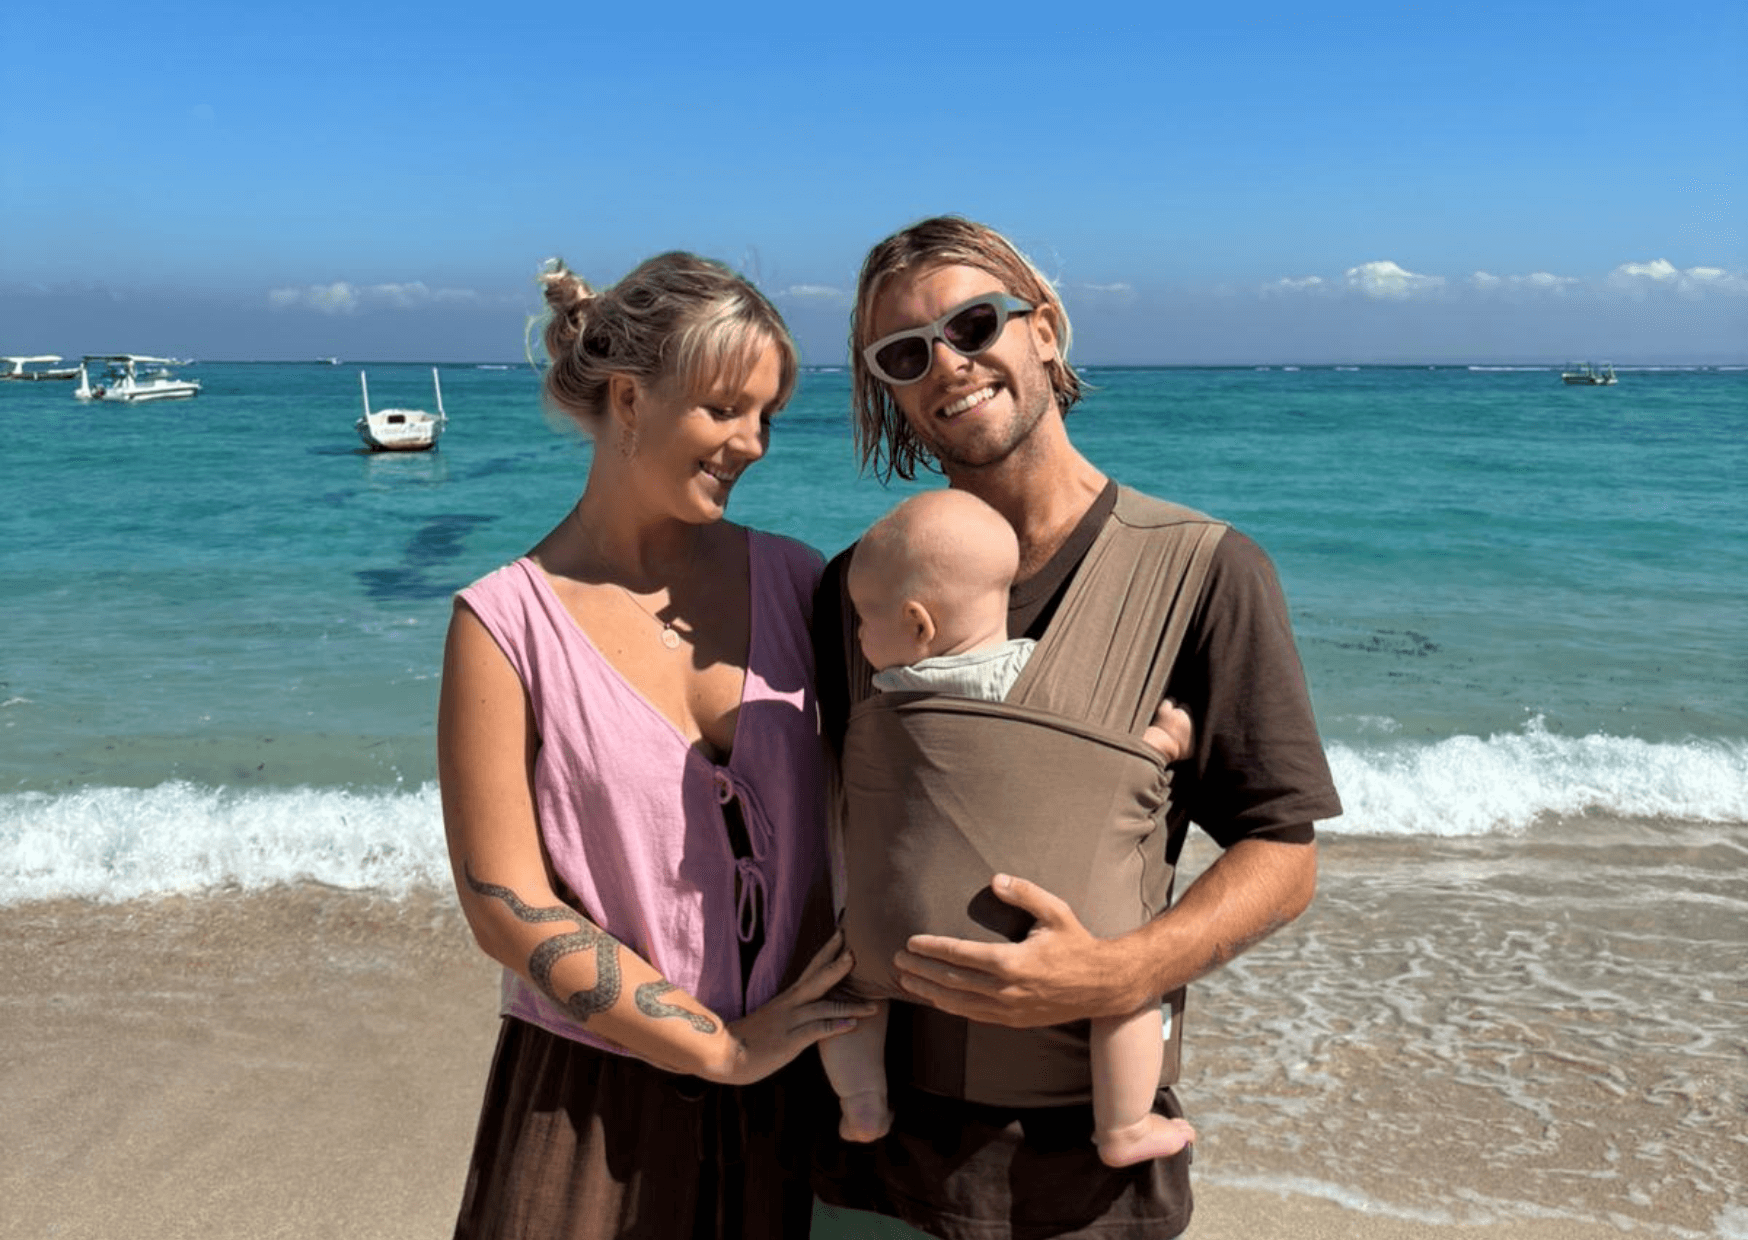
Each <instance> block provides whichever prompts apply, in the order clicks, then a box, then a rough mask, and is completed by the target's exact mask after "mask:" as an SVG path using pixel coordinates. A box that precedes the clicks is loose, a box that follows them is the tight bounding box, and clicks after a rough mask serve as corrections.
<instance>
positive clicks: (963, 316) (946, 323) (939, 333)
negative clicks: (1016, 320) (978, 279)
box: [862, 293, 1035, 387]
mask: <svg viewBox="0 0 1748 1240" xmlns="http://www.w3.org/2000/svg"><path fill="white" fill-rule="evenodd" d="M1033 309H1035V307H1034V306H1033V305H1032V303H1031V302H1029V301H1022V300H1021V299H1020V298H1018V297H1010V296H1008V295H1007V294H1006V293H985V294H983V296H981V297H973V298H972V299H971V300H970V301H962V302H960V303H959V304H958V305H956V306H954V307H953V308H952V309H951V310H949V311H947V313H945V314H943V315H942V316H941V317H940V318H938V319H936V320H935V321H934V322H933V323H925V324H923V325H922V326H921V327H910V328H906V329H905V330H904V331H901V332H893V333H892V334H891V335H890V336H882V337H881V338H880V339H878V340H876V341H875V342H874V343H873V344H871V345H869V346H868V347H867V348H865V349H863V350H862V360H863V361H865V362H867V363H868V369H869V370H872V371H873V372H874V374H875V377H877V378H879V379H882V380H884V381H885V382H887V383H890V384H892V385H893V386H895V387H903V386H904V385H905V384H907V383H915V382H916V381H917V380H919V379H921V378H923V377H924V376H925V375H927V374H928V373H929V368H930V367H932V366H933V365H934V364H935V341H937V340H944V341H946V343H947V347H948V348H949V349H951V350H953V352H955V353H957V354H959V356H961V357H976V356H977V355H978V354H979V353H982V352H983V351H984V350H985V349H987V348H989V347H990V346H991V345H993V344H994V343H995V342H996V341H997V340H1000V339H1001V333H1002V330H1003V329H1004V328H1005V327H1007V325H1008V319H1009V318H1010V317H1011V316H1013V315H1016V314H1029V313H1030V312H1031V311H1032V310H1033Z"/></svg>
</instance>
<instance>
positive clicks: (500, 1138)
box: [455, 1019, 813, 1240]
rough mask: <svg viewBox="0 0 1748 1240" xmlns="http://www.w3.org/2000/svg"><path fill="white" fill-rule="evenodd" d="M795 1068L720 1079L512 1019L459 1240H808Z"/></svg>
mask: <svg viewBox="0 0 1748 1240" xmlns="http://www.w3.org/2000/svg"><path fill="white" fill-rule="evenodd" d="M793 1070H794V1065H791V1068H790V1069H788V1070H786V1071H785V1072H780V1073H778V1074H777V1075H776V1076H774V1077H771V1078H770V1079H768V1080H765V1081H761V1082H759V1083H758V1084H756V1085H750V1086H746V1087H744V1088H738V1089H737V1088H732V1087H729V1086H722V1085H711V1084H708V1083H706V1082H703V1081H700V1080H698V1079H697V1078H696V1077H689V1076H675V1075H674V1074H672V1073H669V1072H663V1071H661V1070H660V1069H658V1068H653V1067H651V1066H650V1065H648V1064H646V1063H644V1062H643V1061H642V1060H639V1059H632V1058H629V1057H627V1056H623V1055H613V1054H608V1053H607V1052H604V1051H599V1050H596V1049H595V1048H593V1047H589V1046H584V1045H582V1044H581V1043H578V1042H572V1041H571V1040H570V1039H568V1038H561V1037H559V1036H558V1035H556V1034H552V1033H548V1032H547V1031H546V1030H544V1029H540V1028H538V1027H536V1026H534V1025H529V1024H526V1023H525V1022H522V1021H518V1020H514V1019H506V1020H505V1021H504V1023H503V1028H502V1029H501V1031H500V1032H499V1035H498V1049H497V1054H496V1055H495V1057H494V1058H493V1061H492V1072H491V1078H490V1080H489V1081H488V1082H487V1085H486V1098H485V1104H484V1106H483V1107H482V1109H481V1112H480V1121H479V1131H478V1133H477V1135H476V1136H475V1139H474V1150H473V1160H472V1162H471V1164H470V1165H469V1167H468V1173H467V1187H466V1190H465V1193H464V1195H463V1198H462V1203H461V1214H460V1217H459V1218H458V1220H457V1221H456V1225H455V1235H456V1237H457V1240H462V1238H464V1237H465V1238H468V1240H472V1238H475V1237H478V1238H480V1240H485V1238H487V1237H490V1238H492V1240H498V1238H500V1237H512V1236H513V1237H525V1238H527V1240H536V1238H538V1240H557V1238H560V1237H562V1238H564V1240H573V1238H574V1240H606V1238H607V1237H650V1238H652V1240H676V1238H678V1240H684V1238H686V1237H691V1238H693V1240H702V1238H704V1237H730V1236H732V1237H743V1236H744V1237H749V1238H752V1237H766V1236H768V1237H772V1238H773V1240H777V1238H781V1237H790V1236H805V1235H806V1234H807V1229H808V1220H809V1217H810V1214H811V1211H812V1192H811V1190H810V1189H809V1186H808V1155H807V1144H808V1142H807V1136H808V1132H807V1125H806V1122H805V1117H806V1114H807V1112H806V1109H805V1108H803V1107H800V1106H795V1105H793V1104H792V1103H791V1100H790V1096H791V1092H792V1090H793V1089H794V1088H795V1087H796V1085H795V1084H792V1082H791V1078H792V1075H793ZM799 1084H800V1086H801V1087H803V1088H806V1087H809V1086H811V1085H812V1084H813V1082H811V1081H810V1080H808V1079H807V1078H806V1077H803V1078H802V1080H801V1081H800V1082H799Z"/></svg>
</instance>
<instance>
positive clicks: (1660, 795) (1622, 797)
mask: <svg viewBox="0 0 1748 1240" xmlns="http://www.w3.org/2000/svg"><path fill="white" fill-rule="evenodd" d="M1329 764H1330V768H1331V770H1332V771H1333V773H1334V775H1335V783H1336V788H1337V790H1338V791H1339V792H1340V793H1341V799H1342V805H1343V808H1344V809H1345V811H1346V812H1345V814H1344V815H1343V816H1342V817H1341V818H1339V819H1337V820H1335V821H1334V822H1333V823H1331V824H1329V829H1331V830H1334V831H1336V832H1341V833H1346V834H1355V835H1437V836H1460V835H1485V834H1490V833H1493V832H1500V831H1515V830H1521V829H1523V828H1525V827H1527V826H1529V825H1530V824H1531V823H1532V822H1534V821H1535V820H1536V819H1538V818H1540V817H1542V816H1544V815H1575V814H1584V813H1609V814H1615V815H1619V816H1622V817H1628V818H1685V819H1691V820H1697V821H1701V822H1748V743H1744V742H1741V741H1735V742H1728V741H1688V742H1685V743H1679V744H1667V743H1653V742H1649V741H1642V740H1637V739H1634V738H1632V737H1620V736H1601V735H1592V736H1580V737H1567V736H1556V735H1553V734H1551V733H1550V732H1548V730H1547V729H1546V727H1544V726H1543V724H1542V721H1541V720H1540V719H1534V720H1531V721H1530V723H1529V724H1528V725H1527V726H1526V727H1525V728H1524V730H1523V731H1522V732H1517V733H1507V734H1503V735H1494V736H1490V737H1487V738H1485V739H1483V738H1481V737H1477V736H1455V737H1451V738H1449V739H1446V740H1442V741H1437V742H1434V743H1428V744H1414V743H1409V742H1402V741H1393V742H1391V743H1390V744H1388V745H1383V746H1379V747H1376V748H1364V749H1356V748H1350V747H1348V746H1346V745H1341V744H1335V745H1331V746H1330V747H1329Z"/></svg>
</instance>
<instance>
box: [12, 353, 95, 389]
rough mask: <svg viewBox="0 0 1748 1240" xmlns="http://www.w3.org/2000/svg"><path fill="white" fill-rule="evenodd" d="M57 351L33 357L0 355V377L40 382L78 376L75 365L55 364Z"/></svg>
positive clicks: (58, 358) (58, 357) (57, 359)
mask: <svg viewBox="0 0 1748 1240" xmlns="http://www.w3.org/2000/svg"><path fill="white" fill-rule="evenodd" d="M60 360H61V357H60V354H58V353H42V354H38V355H37V356H35V357H0V366H4V367H5V369H4V370H0V379H7V380H11V381H12V382H15V383H18V382H23V383H33V382H41V381H43V380H45V379H76V378H78V377H79V368H78V367H77V366H56V365H55V363H56V362H58V361H60Z"/></svg>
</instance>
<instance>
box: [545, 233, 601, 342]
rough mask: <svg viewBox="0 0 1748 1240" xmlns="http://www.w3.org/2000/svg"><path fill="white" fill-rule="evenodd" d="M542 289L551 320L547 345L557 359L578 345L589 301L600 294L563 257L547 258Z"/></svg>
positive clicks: (548, 326) (548, 325)
mask: <svg viewBox="0 0 1748 1240" xmlns="http://www.w3.org/2000/svg"><path fill="white" fill-rule="evenodd" d="M540 291H541V295H542V296H543V297H545V299H546V308H547V310H548V311H550V313H551V319H550V320H549V322H548V323H547V327H546V348H547V354H548V356H550V357H553V358H557V357H558V356H560V354H561V353H562V352H568V351H569V350H570V349H571V348H572V347H574V346H575V344H576V341H577V337H578V336H580V335H581V334H582V331H583V322H584V320H585V318H586V317H587V310H588V307H589V303H590V302H591V301H594V300H595V298H596V296H597V294H596V293H595V290H593V289H591V288H590V287H589V285H588V282H587V281H585V280H584V279H583V278H582V277H581V276H579V275H578V274H577V273H576V272H574V271H572V270H571V269H570V268H569V267H566V266H565V265H564V260H563V259H562V258H553V259H548V260H547V261H546V264H545V265H544V266H543V267H542V268H541V272H540Z"/></svg>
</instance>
